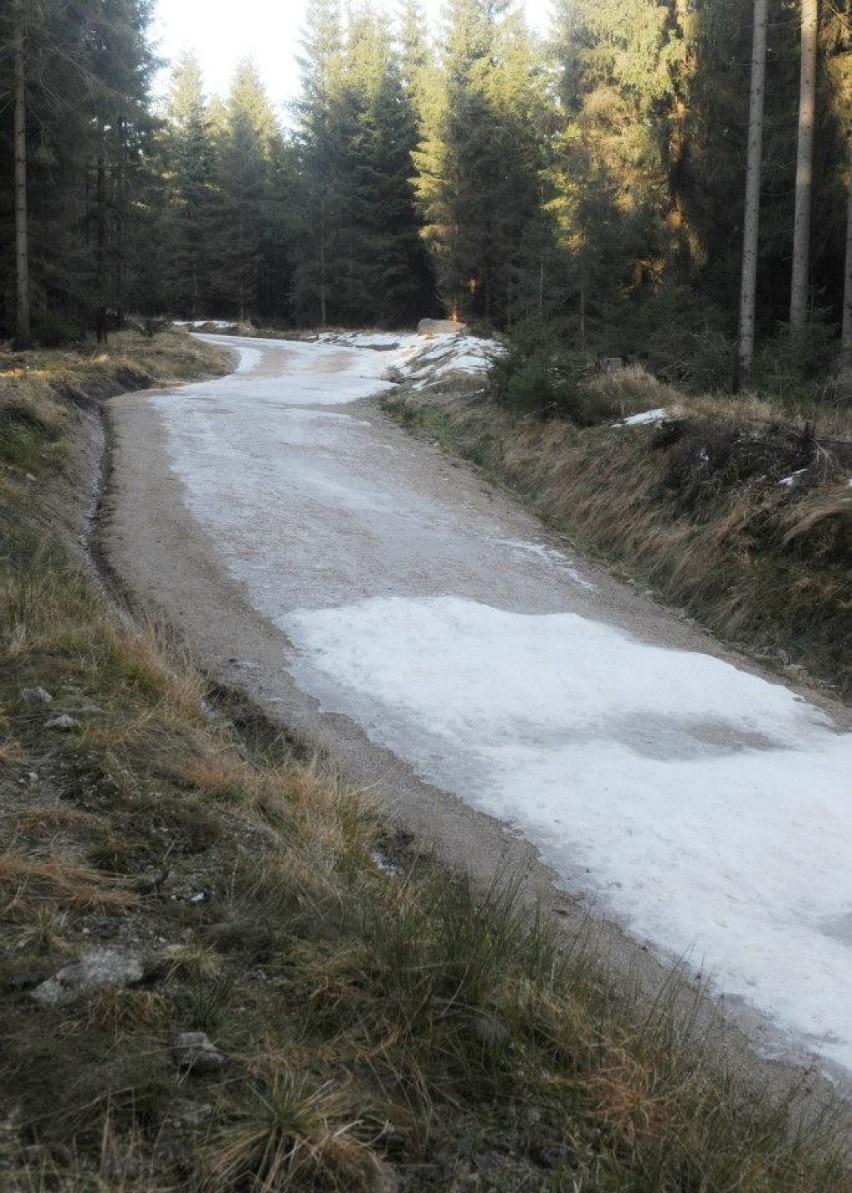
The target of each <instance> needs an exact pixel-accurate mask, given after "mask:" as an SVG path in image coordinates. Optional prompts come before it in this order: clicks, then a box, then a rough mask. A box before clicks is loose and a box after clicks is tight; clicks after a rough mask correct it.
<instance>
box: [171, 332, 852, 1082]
mask: <svg viewBox="0 0 852 1193" xmlns="http://www.w3.org/2000/svg"><path fill="white" fill-rule="evenodd" d="M221 342H222V343H223V344H227V346H228V347H230V348H235V347H238V349H239V351H240V353H241V364H240V368H239V370H238V372H237V373H236V374H234V375H233V376H230V377H226V378H222V379H219V380H216V381H212V382H209V383H204V384H198V385H193V386H189V387H187V388H185V389H181V390H178V391H175V392H172V393H168V394H163V395H161V396H158V397H155V398H153V399H151V401H153V402H154V404H155V406H156V409H157V411H158V412H159V415H160V418H161V419H162V422H163V425H164V427H165V433H166V444H167V448H168V453H169V458H170V461H171V466H172V468H173V470H174V472H175V473H176V474H177V476H178V477H179V478H180V480H181V481H182V483H183V486H184V489H183V494H184V500H185V502H186V503H187V505H188V507H189V509H190V511H191V513H192V515H193V516H194V518H195V519H196V520H197V521H198V523H200V524H201V526H202V527H203V528H204V529H205V530H206V532H207V533H208V535H210V536H211V537H212V538H213V539H214V540H215V543H216V545H217V549H218V551H219V552H220V553H221V556H222V557H223V558H224V560H225V561H226V563H227V567H228V569H229V571H230V573H231V575H232V577H233V578H235V579H236V580H238V581H239V582H240V583H241V584H242V585H244V587H245V591H246V592H247V594H248V599H249V600H250V602H251V604H252V605H253V606H254V608H255V609H256V610H257V611H259V612H260V613H261V614H262V615H263V616H264V617H265V618H267V619H268V620H269V621H271V622H272V623H274V625H275V626H277V627H278V628H279V629H280V630H281V631H283V633H284V634H285V635H286V638H287V640H288V641H287V642H285V640H284V639H283V638H282V644H281V652H282V653H281V667H282V669H283V668H285V667H286V668H287V669H288V671H289V673H290V675H291V676H292V677H293V678H294V679H295V682H296V684H297V685H298V687H299V688H300V689H301V690H302V691H303V692H304V693H306V694H307V695H308V696H310V697H312V698H314V699H315V700H316V701H318V702H319V704H320V707H321V709H322V710H323V711H324V712H325V713H331V714H340V715H342V716H343V717H345V718H349V719H350V720H351V721H352V722H355V723H356V724H357V725H359V726H360V727H361V728H362V729H363V730H364V732H365V733H366V735H367V736H368V738H369V739H370V741H372V742H374V743H377V744H378V745H381V746H384V747H386V748H388V749H390V750H391V751H393V753H394V754H396V755H397V756H398V757H400V758H402V759H404V760H405V761H406V762H407V763H408V764H409V765H410V766H411V767H412V768H413V769H414V770H415V772H416V773H417V774H418V775H419V776H420V777H421V778H423V779H425V780H427V781H428V782H430V783H432V784H435V785H437V786H439V787H442V788H444V789H445V790H449V791H452V792H455V793H457V795H458V796H459V797H461V798H462V799H463V800H465V801H467V802H469V803H471V804H473V805H474V806H475V807H476V808H478V809H480V810H481V811H483V812H485V813H487V814H489V815H491V816H493V817H497V818H499V819H501V820H503V821H506V822H510V823H511V824H513V825H514V826H516V827H517V828H518V829H519V830H520V831H522V833H523V834H524V835H525V836H526V838H527V839H528V840H530V841H531V842H532V843H533V844H534V845H535V846H536V847H537V849H538V850H539V851H540V853H541V855H542V857H543V858H544V859H545V860H546V861H547V862H548V863H549V864H550V865H551V866H552V867H553V868H554V869H555V870H556V872H557V873H558V874H559V875H561V876H562V879H563V881H564V882H565V884H566V886H568V887H569V888H570V889H578V887H581V888H584V889H586V890H588V891H591V892H593V893H594V896H595V898H596V901H597V905H598V906H599V907H600V908H601V909H602V910H604V911H606V912H607V913H609V914H610V915H612V916H613V917H615V918H616V919H617V920H619V921H620V922H621V923H622V924H623V925H625V926H626V927H627V929H628V930H629V932H631V933H632V934H633V935H634V936H636V937H638V938H640V939H644V940H647V941H650V942H652V943H653V945H654V946H655V948H656V949H657V950H658V951H659V952H661V953H663V954H667V955H686V956H687V957H688V958H689V960H690V963H691V964H692V966H693V967H694V969H696V970H697V969H703V970H704V972H705V973H707V972H709V973H711V974H712V975H713V981H714V984H715V988H716V989H717V990H720V991H723V992H724V993H725V995H726V997H728V998H731V997H732V998H733V999H734V1000H735V1001H736V1000H740V999H741V1000H743V1001H744V1002H745V1003H746V1004H748V1005H749V1006H751V1007H753V1008H755V1009H756V1010H757V1011H758V1012H761V1013H762V1014H764V1015H768V1016H769V1017H770V1018H771V1020H772V1022H773V1023H774V1025H775V1028H776V1029H777V1033H776V1036H775V1040H774V1046H777V1047H778V1049H779V1052H781V1051H783V1050H784V1048H785V1046H791V1047H796V1048H798V1049H801V1048H803V1047H804V1048H805V1049H807V1050H810V1051H812V1052H813V1053H814V1054H817V1055H819V1056H821V1057H822V1059H823V1064H824V1065H825V1066H826V1067H827V1068H828V1069H830V1070H833V1071H834V1072H835V1073H838V1074H840V1073H841V1072H842V1071H845V1072H846V1074H847V1075H848V1073H850V1072H852V1015H850V1011H849V1007H850V991H852V735H850V734H849V733H848V732H842V731H840V730H839V729H838V728H837V726H836V725H835V724H834V723H833V722H832V721H831V719H830V717H829V715H828V714H827V713H826V712H825V711H822V710H821V709H820V708H817V707H816V706H815V705H811V704H809V703H807V702H806V701H804V700H803V699H801V698H800V697H798V696H796V695H795V694H794V693H792V692H791V691H789V690H788V689H787V688H785V687H783V686H782V685H780V684H778V683H772V682H767V681H766V680H765V679H763V678H760V677H759V676H757V675H755V674H753V673H751V672H750V671H747V670H741V669H738V668H737V667H735V666H733V665H732V664H731V663H730V662H728V661H725V660H724V659H723V658H720V657H715V656H714V654H713V653H702V652H701V651H699V650H695V649H683V648H682V647H678V644H679V643H681V642H682V641H683V640H684V639H683V633H682V632H681V631H676V630H674V629H673V630H672V631H671V633H667V632H665V631H664V632H662V634H661V633H657V634H655V635H652V634H650V633H648V632H647V630H646V628H645V627H643V626H642V625H638V626H634V625H633V624H632V623H630V621H629V619H627V618H626V617H625V616H622V615H620V614H619V613H618V611H617V609H616V608H615V605H613V607H612V608H610V606H609V604H608V603H607V601H608V598H607V599H606V600H605V599H604V597H603V596H602V595H601V593H600V591H599V588H600V583H599V582H598V581H596V580H595V578H594V577H595V575H596V573H592V572H591V571H590V569H587V568H586V566H585V565H583V564H582V563H580V564H578V563H577V562H576V561H573V560H572V559H570V558H568V557H567V556H566V555H565V554H564V553H563V552H561V551H559V550H557V549H556V548H554V546H553V545H551V544H550V543H549V542H547V541H545V540H546V536H545V535H544V534H543V533H541V532H539V537H536V536H535V534H526V536H525V535H524V530H523V527H524V526H528V524H529V519H528V517H527V515H523V516H522V515H521V514H520V513H518V515H517V518H515V516H514V515H511V514H504V513H503V512H502V509H501V511H500V512H499V514H494V515H492V514H491V513H490V510H489V505H488V501H487V500H482V501H474V500H473V499H472V498H471V497H469V496H465V494H466V493H469V489H464V487H463V486H462V487H457V486H456V485H454V483H453V480H454V478H453V469H452V466H451V465H450V464H448V463H447V462H446V460H444V459H443V458H442V457H441V456H440V455H439V454H437V453H436V452H435V451H434V450H432V449H430V448H429V447H428V446H427V445H424V444H422V443H413V442H412V441H410V440H407V439H405V437H404V436H402V434H401V433H400V432H399V431H397V430H396V429H395V428H392V429H388V427H387V426H386V422H385V420H383V418H382V416H381V415H380V414H379V413H378V412H377V411H376V409H375V407H374V406H373V405H372V404H370V403H364V402H362V401H359V399H363V398H365V397H366V396H368V395H371V394H375V393H376V392H377V391H380V390H381V389H384V388H388V386H389V384H390V383H389V382H385V381H382V377H383V375H384V374H385V371H386V370H387V369H388V367H389V366H391V365H393V366H394V367H395V368H400V367H402V369H403V370H406V369H407V370H408V371H409V373H410V374H411V376H412V377H419V378H420V383H424V378H427V377H428V375H429V374H428V372H425V371H424V370H427V369H428V368H432V369H434V370H435V371H439V372H440V373H446V372H448V371H451V369H452V367H453V362H454V361H455V362H456V364H457V366H458V367H462V368H471V367H472V368H480V367H483V357H482V354H481V349H480V348H478V347H477V342H476V341H464V340H459V341H457V342H455V344H454V345H453V346H452V354H451V355H448V349H447V346H446V344H442V342H441V341H440V340H438V341H435V342H433V343H432V345H430V346H427V348H426V350H425V353H424V350H423V344H422V341H417V340H416V338H414V337H408V338H407V339H405V340H404V341H403V342H402V343H401V344H399V346H398V347H396V348H395V347H394V346H393V345H394V344H396V343H397V341H395V340H392V339H390V338H388V337H384V339H380V340H376V341H375V343H376V344H377V345H378V347H380V348H381V349H382V350H381V351H377V350H373V349H371V348H369V347H365V346H364V345H366V344H369V343H371V342H373V341H371V340H370V338H369V337H365V336H361V337H349V339H348V341H347V342H344V343H341V342H334V341H333V340H332V339H329V338H326V339H325V340H321V341H319V342H315V343H310V344H307V343H305V344H297V343H288V342H283V343H281V342H275V341H251V342H250V343H249V344H248V345H246V346H243V344H235V342H234V341H233V340H230V339H229V340H222V341H221ZM418 351H419V352H420V353H421V356H420V357H417V356H416V355H415V354H416V353H417V352H418ZM418 370H419V372H418ZM353 403H355V404H353ZM429 469H432V470H433V472H434V471H435V470H438V471H440V473H441V477H440V479H439V481H438V483H435V482H434V478H433V482H432V483H431V484H426V483H425V482H424V479H423V478H424V475H425V473H426V472H427V471H428V470H429ZM476 483H477V484H478V482H476ZM498 504H499V503H498ZM507 519H508V524H507ZM523 519H527V521H526V522H524V521H523ZM519 526H520V527H521V529H520V531H519ZM610 583H611V582H610ZM616 603H617V602H616ZM654 617H659V618H662V615H660V614H657V613H655V614H654ZM672 624H673V625H674V622H673V620H672ZM658 643H662V644H658ZM676 647H678V648H676ZM710 649H711V648H710V647H708V651H709V650H710ZM719 653H720V652H719V651H716V655H718V654H719Z"/></svg>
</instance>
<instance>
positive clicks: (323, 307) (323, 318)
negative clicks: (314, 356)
mask: <svg viewBox="0 0 852 1193" xmlns="http://www.w3.org/2000/svg"><path fill="white" fill-rule="evenodd" d="M327 323H328V308H327V304H326V283H325V203H324V202H323V203H321V207H320V327H322V328H325V327H326V326H327Z"/></svg>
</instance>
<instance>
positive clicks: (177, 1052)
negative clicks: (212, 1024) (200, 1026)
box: [172, 1031, 228, 1073]
mask: <svg viewBox="0 0 852 1193" xmlns="http://www.w3.org/2000/svg"><path fill="white" fill-rule="evenodd" d="M172 1056H173V1057H174V1062H175V1064H176V1065H177V1067H178V1068H179V1069H180V1070H181V1072H183V1073H218V1072H219V1070H220V1069H221V1068H222V1067H223V1066H224V1065H226V1064H227V1063H228V1062H227V1059H226V1058H225V1057H224V1056H223V1055H222V1053H221V1052H220V1051H219V1049H218V1048H217V1047H216V1046H215V1044H214V1043H213V1042H212V1040H211V1039H210V1037H209V1036H208V1035H207V1034H206V1033H205V1032H203V1031H182V1032H181V1033H180V1034H179V1035H177V1036H175V1041H174V1043H173V1044H172Z"/></svg>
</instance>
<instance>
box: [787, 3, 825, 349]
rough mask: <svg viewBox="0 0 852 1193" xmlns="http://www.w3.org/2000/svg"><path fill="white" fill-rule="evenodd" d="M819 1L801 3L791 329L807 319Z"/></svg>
mask: <svg viewBox="0 0 852 1193" xmlns="http://www.w3.org/2000/svg"><path fill="white" fill-rule="evenodd" d="M817 5H818V0H802V65H801V73H800V81H799V142H798V153H797V157H796V214H795V218H794V222H793V280H792V285H791V290H790V326H791V327H792V328H794V329H796V330H799V329H801V328H803V327H804V326H805V324H806V323H807V319H808V263H809V256H810V252H809V250H810V240H811V189H812V182H813V159H814V122H815V118H816V75H817V38H818V30H819V12H818V7H817Z"/></svg>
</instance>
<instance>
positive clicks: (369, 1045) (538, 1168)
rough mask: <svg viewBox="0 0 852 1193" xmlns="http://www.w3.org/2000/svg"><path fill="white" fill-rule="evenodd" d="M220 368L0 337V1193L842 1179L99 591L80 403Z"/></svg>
mask: <svg viewBox="0 0 852 1193" xmlns="http://www.w3.org/2000/svg"><path fill="white" fill-rule="evenodd" d="M222 367H223V365H222V358H221V356H220V355H217V354H216V353H214V352H213V351H212V350H208V349H206V348H203V347H201V346H199V345H197V344H193V345H190V343H189V342H188V341H187V340H186V339H185V337H181V336H176V335H174V334H171V335H169V336H168V337H165V338H161V339H158V340H155V341H153V342H149V341H146V340H145V339H144V338H143V337H135V336H128V337H125V338H124V341H123V342H121V341H120V340H119V339H118V338H116V340H115V341H114V346H113V347H112V348H109V349H106V350H104V351H103V352H101V353H99V354H98V355H97V356H86V355H85V354H81V353H69V354H65V353H61V352H56V353H47V352H45V353H39V354H28V355H26V356H13V355H10V354H3V355H2V356H0V517H2V521H0V533H2V562H0V567H2V577H0V583H1V584H2V588H0V618H2V637H0V643H2V646H0V649H1V650H2V670H0V826H2V834H3V841H2V845H0V906H2V912H3V914H2V917H0V924H2V927H0V940H2V946H3V947H2V953H3V960H2V962H0V999H2V1010H3V1015H2V1029H0V1030H2V1050H3V1057H4V1063H3V1066H2V1070H0V1186H2V1188H3V1189H4V1190H8V1191H9V1193H36V1191H38V1193H41V1191H46V1190H59V1191H62V1193H102V1191H105V1190H120V1191H122V1193H143V1191H144V1193H166V1191H167V1190H198V1191H199V1193H201V1191H206V1193H214V1191H215V1193H219V1191H222V1193H224V1191H233V1193H243V1191H255V1193H260V1191H261V1190H263V1191H265V1193H271V1191H273V1190H279V1189H294V1190H298V1189H305V1190H318V1189H337V1190H346V1191H352V1193H355V1191H357V1190H374V1191H377V1193H378V1191H384V1193H392V1191H394V1190H400V1191H408V1190H411V1191H420V1190H426V1189H436V1188H439V1189H447V1190H451V1189H452V1190H461V1189H465V1190H468V1189H470V1190H477V1189H478V1190H483V1191H484V1190H491V1191H498V1193H499V1191H501V1190H502V1191H505V1193H510V1191H511V1193H517V1191H520V1190H542V1191H544V1190H554V1191H555V1190H559V1191H564V1193H567V1191H569V1190H570V1191H571V1193H580V1191H583V1190H589V1191H590V1190H596V1191H610V1190H611V1191H613V1193H615V1191H618V1190H624V1191H625V1193H626V1191H628V1190H629V1191H631V1193H637V1191H641V1190H647V1193H665V1191H671V1193H675V1190H677V1191H680V1190H686V1189H695V1190H697V1189H702V1190H708V1191H709V1190H720V1191H721V1190H732V1189H737V1190H743V1191H746V1193H770V1191H774V1190H778V1191H780V1190H785V1191H788V1193H801V1191H802V1190H808V1191H809V1193H820V1191H825V1193H828V1191H832V1193H842V1191H847V1190H850V1189H852V1180H850V1177H849V1174H848V1170H847V1169H846V1168H845V1166H844V1162H845V1159H844V1158H845V1154H846V1153H845V1146H846V1145H845V1137H844V1135H843V1133H842V1132H841V1130H840V1127H839V1119H838V1117H837V1116H836V1114H835V1113H834V1112H833V1111H831V1110H830V1109H829V1110H826V1111H825V1112H824V1113H823V1114H821V1115H817V1116H813V1115H808V1116H807V1117H806V1118H803V1119H800V1118H799V1117H798V1112H797V1111H796V1110H795V1109H794V1107H795V1106H796V1105H797V1104H798V1103H797V1102H796V1100H795V1097H794V1096H793V1094H792V1093H791V1096H790V1098H789V1099H786V1098H785V1099H781V1100H777V1099H773V1098H772V1097H771V1096H770V1095H768V1094H767V1093H765V1092H763V1091H761V1090H759V1089H757V1088H753V1087H751V1086H750V1085H748V1084H745V1083H743V1081H742V1080H740V1079H734V1077H733V1076H732V1075H731V1074H730V1073H727V1072H725V1071H723V1070H722V1069H720V1067H719V1063H718V1060H717V1059H713V1058H712V1057H711V1055H710V1054H709V1053H708V1052H707V1051H706V1048H705V1044H706V1041H705V1040H703V1039H702V1038H701V1037H700V1035H699V1033H698V1032H697V1030H696V1028H695V1026H694V1023H693V1021H692V1020H691V1018H690V1016H689V1015H687V1016H686V1017H684V1016H683V1015H682V1014H678V1013H675V1011H674V1009H673V1008H674V1005H675V1003H676V1002H677V1001H678V1000H677V998H676V995H677V993H678V991H677V979H673V983H672V987H671V988H670V990H669V991H667V992H665V994H664V995H663V996H662V997H661V999H660V1000H659V1001H658V1003H657V1004H656V1005H654V1006H653V1007H648V1006H647V1005H645V1004H643V1003H642V1002H640V1001H638V1000H637V998H636V996H635V994H633V993H632V992H631V990H629V989H625V988H623V987H619V986H618V985H617V984H616V983H614V981H613V979H612V977H611V976H608V975H607V974H606V973H605V972H602V971H601V969H600V968H599V966H598V965H597V964H596V963H594V962H593V961H592V959H591V952H590V951H589V950H588V949H587V948H586V947H585V946H584V941H583V940H582V939H578V940H568V939H566V938H565V937H564V935H561V934H560V933H559V932H558V931H557V930H556V929H555V928H554V927H553V926H552V925H550V924H548V923H545V922H542V921H541V919H540V918H539V917H537V916H536V914H535V911H534V909H531V908H529V907H527V906H524V905H523V904H522V903H521V902H519V900H518V898H517V897H516V890H515V885H514V883H513V880H512V876H511V875H504V876H502V878H500V879H499V880H495V883H494V886H493V888H492V889H490V890H487V891H482V890H473V889H471V888H470V887H469V885H468V884H467V883H466V882H465V881H464V879H463V878H461V877H459V876H454V875H448V874H447V873H446V872H444V871H443V870H442V869H441V868H440V867H439V866H438V865H436V864H435V863H434V862H433V861H432V860H430V859H429V858H427V857H422V856H418V855H417V853H416V852H414V851H413V850H412V849H411V847H410V845H409V844H408V843H406V842H401V841H400V840H398V839H397V838H396V837H395V836H394V834H393V833H392V831H391V829H390V828H389V826H388V825H387V824H385V823H384V822H383V821H382V819H381V817H380V816H379V815H378V814H377V811H376V809H375V808H374V807H373V806H372V804H371V802H370V799H369V797H368V796H366V795H365V794H364V793H361V792H355V791H352V790H350V789H349V788H348V787H347V786H346V785H345V784H344V783H343V782H342V781H341V780H340V779H339V778H338V777H336V776H335V775H334V773H333V771H332V770H331V769H330V768H329V767H328V766H326V765H322V764H321V763H320V762H319V761H317V760H312V759H310V758H307V757H305V756H304V754H303V753H302V752H301V751H300V749H299V747H298V744H296V745H294V744H293V743H292V742H291V741H290V740H289V739H288V738H287V737H286V735H285V734H282V733H281V732H279V731H276V730H275V729H273V728H272V727H271V726H270V725H269V724H267V723H266V722H264V721H262V720H261V719H259V718H258V717H257V716H256V715H255V714H254V713H253V712H252V710H251V709H250V708H248V707H246V706H245V705H244V704H243V703H241V702H240V700H238V699H237V698H236V697H234V696H233V695H228V694H224V693H221V692H220V693H217V692H215V691H211V690H210V688H209V685H208V684H207V683H206V681H205V679H204V677H203V676H202V675H201V674H200V673H199V672H198V670H197V669H196V668H195V667H194V665H193V663H192V660H191V659H190V658H189V657H188V655H187V653H186V651H185V650H184V649H183V648H181V646H180V645H179V644H177V643H175V642H174V641H173V640H172V638H171V636H170V634H169V632H168V629H167V627H164V626H162V625H160V624H157V623H156V622H151V621H150V620H146V619H145V618H143V617H137V618H136V620H131V619H130V618H129V617H128V616H127V615H126V614H121V613H120V612H119V611H118V610H117V609H116V607H115V606H114V605H113V604H112V603H110V602H109V601H108V600H107V599H106V598H105V596H104V595H102V592H101V590H100V587H99V586H98V585H97V584H95V583H93V581H92V577H91V575H90V574H89V572H88V571H87V569H86V567H85V566H84V564H83V563H82V561H81V558H80V554H79V551H78V549H77V536H78V533H79V511H80V510H82V509H84V508H85V507H86V504H87V502H86V499H85V498H84V495H83V494H81V492H80V491H79V490H80V487H81V486H82V485H83V479H82V477H83V473H84V472H85V469H86V467H87V466H88V464H87V463H86V462H87V461H88V462H89V463H90V460H89V456H90V446H87V443H88V441H89V440H90V439H91V434H92V425H91V420H93V419H94V418H96V417H97V413H96V412H93V409H92V407H93V406H94V405H96V401H95V399H96V397H97V395H98V394H104V393H107V392H110V391H113V392H114V389H115V384H116V383H117V382H121V378H122V377H124V378H125V380H126V379H127V377H129V376H130V375H131V374H132V376H133V377H134V378H135V379H136V382H137V383H140V384H141V382H142V380H143V379H146V380H148V381H151V382H153V381H154V380H156V379H158V378H160V379H162V378H166V377H169V378H174V377H177V376H188V375H190V374H192V373H197V372H199V371H202V370H204V371H209V372H214V371H221V369H222ZM455 401H456V402H457V403H458V399H455ZM459 410H464V411H467V414H466V415H465V418H466V419H469V420H471V421H469V422H468V423H465V424H464V425H465V426H466V430H465V431H464V433H465V434H467V435H471V436H472V435H473V433H474V428H475V427H476V426H479V425H480V424H479V423H476V422H475V421H474V413H473V411H474V407H473V406H472V405H470V406H469V405H467V404H465V403H460V404H459ZM442 417H443V415H442ZM447 417H448V418H449V415H447ZM458 417H459V415H458V414H454V415H453V419H454V420H455V419H457V418H458ZM477 417H479V416H477ZM460 425H461V424H460ZM557 432H559V434H560V435H561V434H566V435H567V434H568V433H569V432H568V429H567V428H559V427H556V426H554V425H543V426H541V427H536V428H535V430H533V429H532V427H529V428H526V429H522V433H521V432H519V436H518V440H517V446H516V449H515V450H516V452H517V453H518V454H517V459H518V460H521V461H527V463H526V464H525V465H524V467H527V468H529V467H531V465H530V463H529V461H530V459H531V457H532V454H533V451H534V450H535V451H544V453H545V455H552V454H553V451H554V449H553V448H552V446H550V445H549V441H548V438H547V437H548V436H554V435H556V433H557ZM478 433H481V431H480V432H478ZM635 434H636V433H634V432H630V431H627V432H625V436H626V438H627V440H629V441H632V440H633V439H634V438H635ZM542 436H543V437H544V439H542V438H541V437H542ZM505 450H506V449H505V448H504V451H505ZM649 450H650V449H649ZM506 466H507V467H508V465H506ZM517 467H520V465H517ZM607 467H608V468H610V469H612V468H614V467H616V465H615V463H611V464H609V465H608V466H607ZM600 483H603V480H601V482H600Z"/></svg>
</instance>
